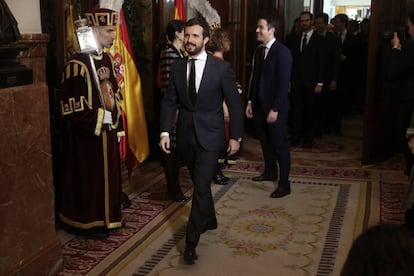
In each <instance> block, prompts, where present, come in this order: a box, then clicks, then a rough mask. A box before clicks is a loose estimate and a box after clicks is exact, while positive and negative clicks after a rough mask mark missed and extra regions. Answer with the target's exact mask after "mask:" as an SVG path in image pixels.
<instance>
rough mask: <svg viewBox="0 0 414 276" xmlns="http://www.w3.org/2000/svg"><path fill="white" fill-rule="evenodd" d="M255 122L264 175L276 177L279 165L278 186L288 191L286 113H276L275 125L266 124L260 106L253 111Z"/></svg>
mask: <svg viewBox="0 0 414 276" xmlns="http://www.w3.org/2000/svg"><path fill="white" fill-rule="evenodd" d="M254 110H255V111H254V118H255V122H256V133H257V136H258V138H259V140H260V145H261V146H262V152H263V159H264V162H265V170H264V174H265V175H266V176H277V175H278V171H277V165H279V185H280V186H282V187H283V188H286V189H290V182H289V173H290V149H289V139H288V133H287V113H286V114H285V113H281V112H279V113H278V118H277V120H276V122H275V123H273V124H268V123H267V121H266V117H267V114H266V113H265V112H263V110H262V108H261V107H260V105H257V106H256V107H255V109H254Z"/></svg>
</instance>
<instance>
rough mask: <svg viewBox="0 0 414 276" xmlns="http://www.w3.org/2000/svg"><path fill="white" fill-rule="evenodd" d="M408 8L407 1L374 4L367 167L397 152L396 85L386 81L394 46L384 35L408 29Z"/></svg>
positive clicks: (378, 0) (365, 152)
mask: <svg viewBox="0 0 414 276" xmlns="http://www.w3.org/2000/svg"><path fill="white" fill-rule="evenodd" d="M407 6H408V5H407V2H405V1H388V0H372V2H371V18H370V32H369V51H368V68H367V86H366V98H365V116H364V134H363V152H362V163H363V164H373V163H376V162H379V161H382V160H385V159H387V158H389V157H390V156H391V155H392V154H393V151H394V147H393V140H394V139H393V133H394V132H393V123H394V122H393V120H394V114H395V111H396V109H397V108H398V107H397V106H396V102H395V89H396V87H395V83H393V82H390V81H389V80H387V78H386V63H387V58H388V55H389V51H390V49H391V46H390V42H389V41H387V40H385V39H384V38H383V33H384V32H385V31H390V30H395V29H396V28H398V27H399V26H404V24H405V19H406V13H407Z"/></svg>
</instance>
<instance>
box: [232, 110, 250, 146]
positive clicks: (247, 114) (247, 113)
mask: <svg viewBox="0 0 414 276" xmlns="http://www.w3.org/2000/svg"><path fill="white" fill-rule="evenodd" d="M246 117H247V118H249V119H251V118H253V109H252V103H248V104H247V106H246ZM236 142H237V141H236Z"/></svg>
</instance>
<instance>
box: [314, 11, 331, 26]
mask: <svg viewBox="0 0 414 276" xmlns="http://www.w3.org/2000/svg"><path fill="white" fill-rule="evenodd" d="M316 18H323V23H325V24H328V22H329V16H328V15H327V14H326V13H324V12H321V13H318V14H317V15H315V19H316Z"/></svg>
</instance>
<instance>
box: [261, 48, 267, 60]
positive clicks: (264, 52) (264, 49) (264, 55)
mask: <svg viewBox="0 0 414 276" xmlns="http://www.w3.org/2000/svg"><path fill="white" fill-rule="evenodd" d="M266 48H267V47H266V46H262V53H261V54H262V60H265V58H266Z"/></svg>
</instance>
